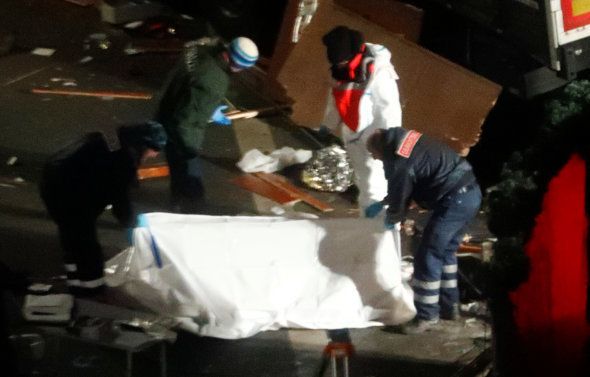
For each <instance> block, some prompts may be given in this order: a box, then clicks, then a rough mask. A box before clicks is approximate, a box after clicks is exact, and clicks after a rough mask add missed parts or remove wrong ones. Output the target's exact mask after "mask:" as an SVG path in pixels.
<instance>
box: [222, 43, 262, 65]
mask: <svg viewBox="0 0 590 377" xmlns="http://www.w3.org/2000/svg"><path fill="white" fill-rule="evenodd" d="M229 56H230V59H231V61H232V64H233V66H234V67H236V68H238V69H244V68H250V67H252V66H253V65H254V64H256V61H257V60H258V47H256V44H255V43H254V42H253V41H252V40H251V39H250V38H246V37H238V38H235V39H234V40H233V41H231V43H230V45H229Z"/></svg>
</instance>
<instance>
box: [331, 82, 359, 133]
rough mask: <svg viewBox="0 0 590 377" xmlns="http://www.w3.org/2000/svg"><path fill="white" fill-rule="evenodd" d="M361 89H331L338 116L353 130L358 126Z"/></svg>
mask: <svg viewBox="0 0 590 377" xmlns="http://www.w3.org/2000/svg"><path fill="white" fill-rule="evenodd" d="M363 91H364V90H363V89H332V95H333V96H334V102H335V104H336V108H337V109H338V113H339V114H340V118H342V121H343V122H344V124H346V126H347V127H348V128H350V129H351V130H352V131H354V132H356V131H357V130H358V128H359V107H360V103H361V97H362V95H363Z"/></svg>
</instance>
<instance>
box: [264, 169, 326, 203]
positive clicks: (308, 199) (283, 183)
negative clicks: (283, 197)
mask: <svg viewBox="0 0 590 377" xmlns="http://www.w3.org/2000/svg"><path fill="white" fill-rule="evenodd" d="M254 175H255V176H256V177H258V178H260V179H262V180H264V181H265V182H268V183H270V184H271V185H273V186H275V187H277V188H280V189H282V190H284V191H285V192H288V193H289V194H291V195H293V196H295V197H297V198H299V199H301V200H303V201H304V202H305V203H307V204H309V205H310V206H312V207H314V208H316V209H319V210H320V211H322V212H330V211H333V210H334V208H333V207H331V206H330V205H329V204H328V203H326V202H323V201H321V200H319V199H318V198H316V197H314V196H313V195H310V194H308V193H306V192H305V191H302V190H300V189H299V188H297V187H296V186H295V185H293V184H292V183H291V182H289V181H287V179H286V178H283V177H281V176H279V175H276V174H272V173H261V172H259V173H254Z"/></svg>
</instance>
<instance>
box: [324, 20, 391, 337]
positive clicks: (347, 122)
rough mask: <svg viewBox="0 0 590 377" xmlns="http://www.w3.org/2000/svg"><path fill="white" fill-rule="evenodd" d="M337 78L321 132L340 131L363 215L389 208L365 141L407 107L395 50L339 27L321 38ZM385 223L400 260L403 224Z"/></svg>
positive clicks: (378, 166)
mask: <svg viewBox="0 0 590 377" xmlns="http://www.w3.org/2000/svg"><path fill="white" fill-rule="evenodd" d="M322 42H323V43H324V45H325V46H326V53H327V57H328V61H329V63H330V71H331V74H332V78H333V82H332V88H331V93H330V95H329V96H328V104H327V106H326V111H325V114H324V119H323V121H322V125H321V127H320V133H322V134H326V133H327V132H331V133H333V134H335V135H338V136H339V137H340V138H341V140H342V142H343V144H344V148H345V149H346V152H347V154H348V157H349V158H350V162H351V165H352V168H353V169H354V182H355V185H356V186H357V188H358V190H359V194H358V198H357V201H358V206H359V208H360V209H361V216H365V217H368V218H375V217H376V216H377V215H378V214H379V213H380V212H382V210H383V208H384V203H385V202H383V201H382V199H383V198H384V197H386V196H387V180H386V179H385V175H384V174H383V163H382V162H381V161H379V160H375V159H373V158H372V156H371V154H370V153H369V152H368V150H367V148H366V146H365V144H366V141H367V139H368V137H369V135H371V134H372V133H373V131H374V130H375V129H378V128H384V129H385V128H391V127H401V123H402V110H401V105H400V101H399V92H398V88H397V80H398V78H399V77H398V75H397V73H396V72H395V69H394V68H393V65H392V64H391V53H390V52H389V50H388V49H387V48H386V47H384V46H382V45H378V44H373V43H366V42H365V40H364V36H363V34H362V33H361V32H360V31H358V30H353V29H350V28H348V27H346V26H336V27H335V28H333V29H332V30H330V31H329V32H328V33H327V34H325V35H324V36H323V37H322ZM385 224H386V228H387V229H392V228H393V229H394V230H393V231H392V232H383V233H382V234H381V236H380V237H381V242H385V239H386V238H387V237H392V238H393V245H394V248H395V251H396V257H397V259H396V260H397V262H398V263H401V241H400V235H399V230H400V225H399V223H397V224H387V223H385ZM328 336H329V337H330V339H332V341H336V342H350V337H349V336H350V335H349V333H348V331H346V330H331V331H328Z"/></svg>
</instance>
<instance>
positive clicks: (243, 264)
mask: <svg viewBox="0 0 590 377" xmlns="http://www.w3.org/2000/svg"><path fill="white" fill-rule="evenodd" d="M146 217H147V219H148V226H147V227H145V228H136V229H135V231H134V245H135V246H134V247H133V248H130V249H127V250H126V251H124V252H122V253H120V254H119V255H117V256H115V257H114V258H113V259H111V260H110V261H109V262H108V263H107V266H108V267H107V269H106V270H107V282H108V284H109V285H111V286H114V285H117V286H118V287H119V288H120V289H122V290H124V291H125V292H126V293H127V294H129V295H131V296H132V297H134V298H135V299H136V300H138V301H139V302H140V303H142V304H143V305H145V306H146V307H148V308H150V309H151V310H154V311H156V312H157V313H160V314H163V315H166V316H176V317H180V318H183V327H184V328H185V329H186V330H189V331H191V332H194V333H197V334H199V335H204V336H213V337H219V338H226V339H237V338H244V337H248V336H252V335H254V334H256V333H258V332H260V331H265V330H270V329H278V328H282V327H289V328H307V329H338V328H363V327H368V326H377V325H383V324H387V325H394V324H399V323H403V322H406V321H408V320H410V319H412V318H413V317H414V315H415V312H416V311H415V308H414V304H413V293H412V290H411V288H410V287H409V286H408V285H407V284H406V283H405V282H403V281H402V275H401V269H400V263H401V258H400V250H399V247H398V246H396V243H395V242H394V236H393V233H392V232H391V231H387V232H384V231H383V224H382V221H381V219H377V220H376V219H364V218H361V219H359V218H343V219H313V220H308V219H302V220H295V219H286V218H282V217H233V216H202V215H179V214H169V213H151V214H147V215H146ZM153 244H155V245H156V249H157V252H154V248H153V246H152V245H153ZM158 260H159V261H161V267H158Z"/></svg>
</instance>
